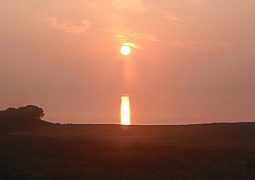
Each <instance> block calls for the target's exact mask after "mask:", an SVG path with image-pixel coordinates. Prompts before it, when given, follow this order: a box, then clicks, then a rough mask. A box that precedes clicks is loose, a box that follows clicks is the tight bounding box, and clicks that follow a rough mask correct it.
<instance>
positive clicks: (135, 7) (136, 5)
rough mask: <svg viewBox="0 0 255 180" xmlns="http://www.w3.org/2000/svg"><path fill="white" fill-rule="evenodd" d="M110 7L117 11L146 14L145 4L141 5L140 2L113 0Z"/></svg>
mask: <svg viewBox="0 0 255 180" xmlns="http://www.w3.org/2000/svg"><path fill="white" fill-rule="evenodd" d="M112 5H113V6H114V7H115V8H116V9H118V10H123V9H127V10H129V11H132V12H135V13H145V12H148V8H146V7H145V4H144V3H142V0H128V1H127V0H114V1H113V2H112Z"/></svg>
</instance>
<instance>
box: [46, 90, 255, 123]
mask: <svg viewBox="0 0 255 180" xmlns="http://www.w3.org/2000/svg"><path fill="white" fill-rule="evenodd" d="M121 97H122V95H121V94H120V95H86V96H77V97H66V98H65V99H62V101H63V103H61V106H60V105H58V106H57V105H56V106H54V104H52V103H51V107H49V104H48V109H45V112H46V115H45V118H44V119H46V120H48V121H51V122H59V123H78V124H87V123H92V124H119V123H120V122H121V118H120V114H121V112H120V111H121ZM66 102H68V104H67V103H66ZM129 103H130V114H131V118H130V121H131V124H133V125H137V124H142V125H147V124H196V123H211V122H244V121H254V120H255V111H254V110H255V98H254V97H250V96H248V95H240V96H237V95H180V94H179V95H176V94H175V95H155V94H150V95H132V94H130V95H129Z"/></svg>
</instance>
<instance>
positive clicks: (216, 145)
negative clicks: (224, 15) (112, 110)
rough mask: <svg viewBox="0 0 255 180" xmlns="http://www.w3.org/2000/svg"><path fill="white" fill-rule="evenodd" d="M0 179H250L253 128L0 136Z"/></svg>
mask: <svg viewBox="0 0 255 180" xmlns="http://www.w3.org/2000/svg"><path fill="white" fill-rule="evenodd" d="M0 179H255V123H236V124H205V125H183V126H130V127H129V128H127V127H125V128H123V126H120V125H57V124H45V125H44V126H43V127H36V128H34V129H27V130H22V131H10V132H2V133H0Z"/></svg>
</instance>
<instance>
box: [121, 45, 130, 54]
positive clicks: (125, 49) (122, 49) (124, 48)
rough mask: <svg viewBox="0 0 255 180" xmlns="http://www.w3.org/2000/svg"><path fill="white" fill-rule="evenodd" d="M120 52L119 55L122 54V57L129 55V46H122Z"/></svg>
mask: <svg viewBox="0 0 255 180" xmlns="http://www.w3.org/2000/svg"><path fill="white" fill-rule="evenodd" d="M120 52H121V54H123V55H124V56H127V55H129V54H130V52H131V49H130V47H129V46H126V45H124V46H122V47H121V49H120Z"/></svg>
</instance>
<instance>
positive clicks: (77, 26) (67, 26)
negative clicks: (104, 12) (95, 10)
mask: <svg viewBox="0 0 255 180" xmlns="http://www.w3.org/2000/svg"><path fill="white" fill-rule="evenodd" d="M49 22H50V25H51V27H52V28H54V29H57V30H60V31H63V32H66V33H86V32H87V31H88V30H89V29H90V26H91V23H90V22H89V21H88V20H81V21H80V22H78V23H76V22H70V21H64V20H59V19H57V18H54V17H53V18H50V19H49Z"/></svg>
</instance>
